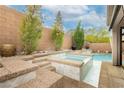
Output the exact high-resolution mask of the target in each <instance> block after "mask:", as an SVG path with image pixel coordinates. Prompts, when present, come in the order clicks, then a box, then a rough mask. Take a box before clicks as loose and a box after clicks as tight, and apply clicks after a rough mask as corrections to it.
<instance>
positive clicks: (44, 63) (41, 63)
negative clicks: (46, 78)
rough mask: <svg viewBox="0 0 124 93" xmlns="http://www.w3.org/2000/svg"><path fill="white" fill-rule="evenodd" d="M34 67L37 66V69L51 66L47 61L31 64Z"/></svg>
mask: <svg viewBox="0 0 124 93" xmlns="http://www.w3.org/2000/svg"><path fill="white" fill-rule="evenodd" d="M33 64H35V65H38V66H39V67H45V66H49V65H50V66H51V63H50V62H49V61H42V62H37V63H33Z"/></svg>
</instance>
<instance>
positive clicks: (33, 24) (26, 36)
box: [20, 5, 42, 54]
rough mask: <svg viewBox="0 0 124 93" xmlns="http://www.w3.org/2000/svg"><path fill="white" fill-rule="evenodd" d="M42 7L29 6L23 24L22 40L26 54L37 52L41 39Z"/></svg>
mask: <svg viewBox="0 0 124 93" xmlns="http://www.w3.org/2000/svg"><path fill="white" fill-rule="evenodd" d="M40 11H41V6H38V5H30V6H27V9H26V11H25V16H24V19H23V21H22V24H21V29H20V30H21V40H22V45H23V51H24V53H25V54H31V53H32V52H33V51H35V50H36V48H37V44H38V40H39V39H40V38H41V32H42V20H41V16H40Z"/></svg>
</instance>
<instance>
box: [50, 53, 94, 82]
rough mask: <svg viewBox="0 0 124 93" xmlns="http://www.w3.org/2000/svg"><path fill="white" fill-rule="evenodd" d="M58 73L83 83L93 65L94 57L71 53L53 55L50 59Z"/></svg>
mask: <svg viewBox="0 0 124 93" xmlns="http://www.w3.org/2000/svg"><path fill="white" fill-rule="evenodd" d="M49 60H51V62H52V66H54V67H55V68H56V72H57V73H60V74H62V75H65V76H67V77H70V78H72V79H75V80H78V81H81V80H83V79H84V78H85V76H86V75H87V73H88V71H89V70H90V68H91V66H92V65H93V60H92V56H80V55H74V54H69V53H62V54H57V55H53V56H51V57H50V58H49Z"/></svg>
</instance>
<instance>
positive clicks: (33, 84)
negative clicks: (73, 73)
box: [18, 68, 63, 88]
mask: <svg viewBox="0 0 124 93" xmlns="http://www.w3.org/2000/svg"><path fill="white" fill-rule="evenodd" d="M62 78H63V76H62V75H60V74H57V73H55V72H52V71H49V70H43V69H40V68H39V69H38V70H37V77H36V78H35V79H33V80H31V81H29V82H27V83H25V84H22V85H20V86H18V88H49V87H63V86H62V84H60V83H61V82H62ZM58 83H59V84H58ZM54 84H55V85H54Z"/></svg>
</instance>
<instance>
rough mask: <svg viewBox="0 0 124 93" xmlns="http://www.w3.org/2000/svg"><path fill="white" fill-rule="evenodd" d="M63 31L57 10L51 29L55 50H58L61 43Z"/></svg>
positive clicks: (59, 13)
mask: <svg viewBox="0 0 124 93" xmlns="http://www.w3.org/2000/svg"><path fill="white" fill-rule="evenodd" d="M63 38H64V32H63V26H62V17H61V12H60V11H59V12H58V13H57V16H56V20H55V23H54V26H53V29H52V40H53V43H54V45H55V48H56V50H60V49H61V47H62V44H63Z"/></svg>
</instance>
